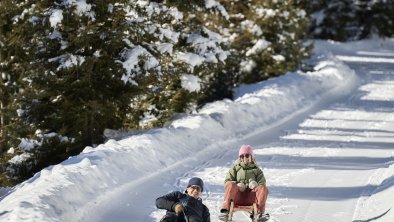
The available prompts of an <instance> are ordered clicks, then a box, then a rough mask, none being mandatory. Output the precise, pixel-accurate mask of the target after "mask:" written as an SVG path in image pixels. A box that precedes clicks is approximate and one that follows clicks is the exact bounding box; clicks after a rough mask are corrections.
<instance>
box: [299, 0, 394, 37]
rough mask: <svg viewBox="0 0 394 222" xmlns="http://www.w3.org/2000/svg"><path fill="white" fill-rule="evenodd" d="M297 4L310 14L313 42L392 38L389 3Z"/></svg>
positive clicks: (310, 0) (304, 0)
mask: <svg viewBox="0 0 394 222" xmlns="http://www.w3.org/2000/svg"><path fill="white" fill-rule="evenodd" d="M297 4H298V5H300V6H301V7H303V8H305V10H306V11H307V12H308V14H310V17H311V19H310V21H311V22H310V24H309V29H310V32H311V34H312V37H313V38H321V39H332V40H337V41H346V40H357V39H363V38H367V37H369V36H371V35H373V34H378V35H380V36H383V37H384V36H386V37H392V36H393V34H394V23H393V21H394V20H393V19H394V15H393V9H394V1H392V0H379V1H374V0H360V1H340V0H330V1H317V0H299V1H297Z"/></svg>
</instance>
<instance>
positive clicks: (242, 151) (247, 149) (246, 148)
mask: <svg viewBox="0 0 394 222" xmlns="http://www.w3.org/2000/svg"><path fill="white" fill-rule="evenodd" d="M246 153H249V154H251V155H252V156H253V149H252V147H251V146H249V145H242V146H241V148H239V153H238V156H241V155H244V154H246Z"/></svg>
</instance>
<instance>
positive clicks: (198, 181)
mask: <svg viewBox="0 0 394 222" xmlns="http://www.w3.org/2000/svg"><path fill="white" fill-rule="evenodd" d="M193 185H197V186H199V187H200V188H201V192H202V191H204V182H203V181H202V180H201V179H200V178H198V177H193V178H191V179H190V180H189V183H188V184H187V188H189V187H191V186H193Z"/></svg>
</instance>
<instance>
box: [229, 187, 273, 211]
mask: <svg viewBox="0 0 394 222" xmlns="http://www.w3.org/2000/svg"><path fill="white" fill-rule="evenodd" d="M224 189H225V190H224V202H223V206H222V209H227V210H229V209H230V202H231V200H233V201H234V203H235V205H238V206H249V205H252V204H253V203H256V204H257V212H258V213H264V212H265V202H266V201H267V198H268V193H269V192H268V188H267V187H266V186H261V185H260V186H258V187H256V188H255V189H254V190H251V189H249V188H247V189H246V190H245V191H244V192H241V191H239V190H238V186H237V184H236V183H232V182H227V183H226V186H225V188H224Z"/></svg>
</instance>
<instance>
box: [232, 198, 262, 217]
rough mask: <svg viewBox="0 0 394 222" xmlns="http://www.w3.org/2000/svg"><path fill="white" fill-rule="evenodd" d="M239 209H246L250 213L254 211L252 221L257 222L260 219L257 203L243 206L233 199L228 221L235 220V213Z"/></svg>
mask: <svg viewBox="0 0 394 222" xmlns="http://www.w3.org/2000/svg"><path fill="white" fill-rule="evenodd" d="M237 211H246V212H248V213H249V214H252V213H253V218H251V219H252V221H253V222H257V220H258V219H257V217H258V215H257V204H256V203H253V204H252V205H247V206H243V205H237V204H234V201H231V202H230V210H229V212H228V219H227V221H232V220H233V213H234V212H237Z"/></svg>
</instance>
